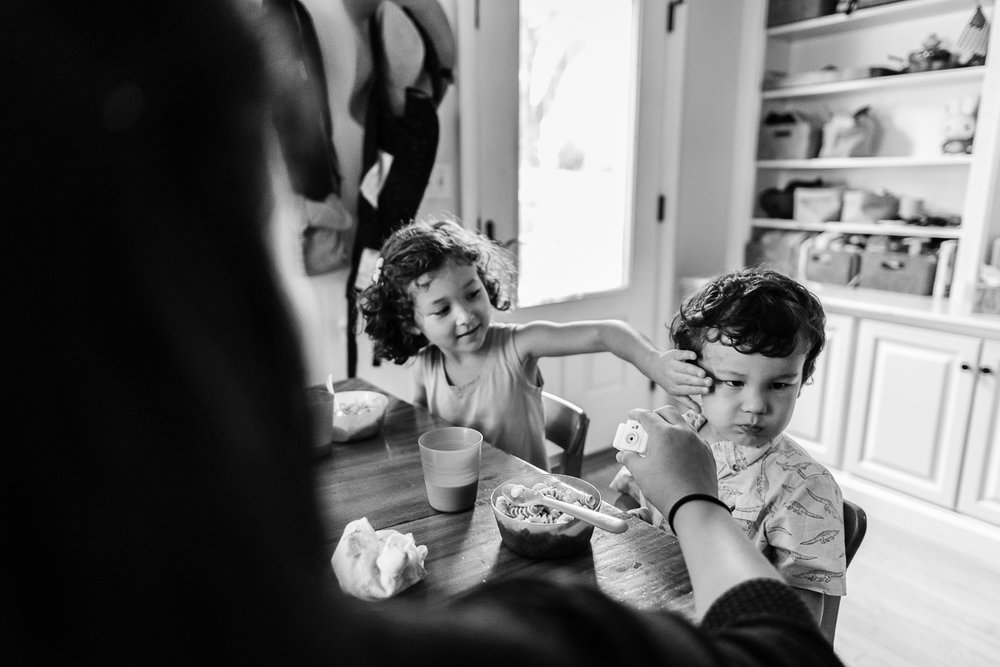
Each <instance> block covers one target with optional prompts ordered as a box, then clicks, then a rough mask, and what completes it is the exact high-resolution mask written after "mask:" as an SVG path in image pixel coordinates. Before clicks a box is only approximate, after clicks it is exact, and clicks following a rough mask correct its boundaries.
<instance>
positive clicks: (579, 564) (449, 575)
mask: <svg viewBox="0 0 1000 667" xmlns="http://www.w3.org/2000/svg"><path fill="white" fill-rule="evenodd" d="M335 389H337V390H338V391H346V390H349V389H370V390H374V391H382V390H381V389H379V388H378V387H374V386H372V385H371V384H369V383H368V382H366V381H364V380H361V379H357V378H355V379H351V380H344V381H342V382H338V383H336V384H335ZM382 393H384V394H386V395H387V396H389V408H388V413H387V414H386V420H385V425H384V426H383V428H382V431H381V432H380V433H379V434H378V435H376V436H374V437H373V438H370V439H368V440H361V441H358V442H353V443H334V445H333V449H332V451H331V453H330V454H329V456H325V457H323V458H321V459H319V460H317V462H316V469H317V483H318V486H319V489H318V490H319V502H320V511H321V513H322V520H323V523H324V528H325V531H326V535H327V543H328V544H327V546H328V552H329V555H331V556H332V555H333V550H334V548H335V547H336V546H337V542H338V541H339V539H340V535H341V533H342V532H343V530H344V527H345V526H346V525H347V524H348V523H349V522H350V521H353V520H355V519H359V518H361V517H367V518H368V521H369V522H370V523H371V524H372V526H373V527H374V528H375V529H376V530H379V529H382V528H393V529H395V530H398V531H399V532H401V533H412V534H413V537H414V539H415V540H416V542H417V544H425V545H427V549H428V553H427V560H426V562H425V566H426V568H427V576H426V578H425V579H424V580H423V581H422V582H420V583H419V584H416V585H415V586H413V587H412V588H410V589H408V590H406V591H404V592H403V593H402V594H401V595H400V597H404V596H405V597H407V598H411V599H422V600H425V601H427V602H430V603H437V602H442V601H445V600H447V599H448V598H449V597H451V596H453V595H455V594H458V593H461V592H463V591H466V590H468V589H470V588H472V587H473V586H475V585H477V584H479V583H481V582H484V581H487V580H492V579H496V578H502V577H509V576H514V575H537V576H541V577H546V578H550V579H558V580H571V581H576V582H583V583H590V584H592V585H596V586H597V587H599V588H600V589H601V590H602V591H604V592H605V593H606V594H607V595H609V596H610V597H612V598H614V599H616V600H619V601H621V602H623V603H625V604H628V605H631V606H633V607H636V608H638V609H670V610H674V611H679V612H681V613H682V614H684V615H686V616H688V617H689V618H691V617H693V614H694V601H693V598H692V595H691V584H690V581H689V579H688V573H687V568H686V566H685V564H684V559H683V557H682V556H681V551H680V546H679V544H678V543H677V540H676V539H675V538H674V537H673V536H671V535H667V534H666V533H664V532H663V531H660V530H658V529H655V528H653V527H652V526H650V525H648V524H646V523H644V522H643V521H641V520H639V519H636V518H634V517H626V518H627V520H628V522H629V528H628V530H627V531H626V532H624V533H621V534H612V533H608V532H605V531H603V530H601V529H599V528H598V529H595V530H594V536H593V538H592V539H591V548H590V549H589V550H586V551H584V552H582V553H580V554H578V555H576V556H571V557H567V558H560V559H553V560H533V559H530V558H525V557H523V556H520V555H518V554H516V553H514V552H512V551H510V550H509V549H507V547H505V546H504V545H503V544H502V543H501V541H500V533H499V530H498V529H497V525H496V520H495V519H494V517H493V513H492V510H491V508H490V501H489V498H490V493H492V491H493V489H494V488H496V487H497V486H498V485H499V484H500V483H501V482H503V481H504V480H506V479H508V478H510V477H513V476H515V475H519V474H523V473H529V472H537V469H536V468H535V467H534V466H532V465H531V464H529V463H527V462H525V461H523V460H522V459H519V458H517V457H515V456H511V455H510V454H507V453H506V452H502V451H500V450H499V449H496V448H495V447H492V446H490V445H489V444H488V443H484V444H483V453H482V465H481V469H480V476H479V495H478V498H477V499H476V504H475V507H474V508H473V509H472V510H470V511H466V512H460V513H456V514H445V513H441V512H438V511H437V510H434V509H433V508H431V506H430V505H429V504H428V503H427V496H426V494H425V492H424V481H423V473H422V471H421V468H420V453H419V450H418V448H417V437H418V436H419V435H420V434H421V433H423V432H424V431H427V430H429V429H432V428H436V427H438V426H447V425H448V423H447V422H444V421H442V420H440V419H437V418H435V417H433V416H431V415H430V414H429V413H428V412H427V411H426V410H424V409H422V408H419V407H416V406H414V405H411V404H410V403H407V402H406V401H403V400H400V399H399V398H397V397H395V396H392V395H391V394H388V392H384V391H382ZM602 493H603V490H602ZM602 511H604V512H605V513H608V514H613V515H616V516H626V515H624V514H623V513H622V512H621V511H619V510H618V509H617V508H615V507H613V506H612V505H609V504H608V503H606V502H605V503H603V507H602Z"/></svg>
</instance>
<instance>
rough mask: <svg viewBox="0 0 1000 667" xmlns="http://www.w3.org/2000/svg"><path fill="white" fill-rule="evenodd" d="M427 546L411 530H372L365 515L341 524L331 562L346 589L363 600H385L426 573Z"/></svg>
mask: <svg viewBox="0 0 1000 667" xmlns="http://www.w3.org/2000/svg"><path fill="white" fill-rule="evenodd" d="M426 557H427V547H426V546H424V545H422V544H421V545H419V546H418V545H417V544H416V541H415V540H414V539H413V534H412V533H406V534H405V535H404V534H402V533H400V532H399V531H396V530H392V529H391V528H389V529H385V530H375V529H374V528H372V525H371V523H369V522H368V519H367V518H366V517H361V518H360V519H356V520H354V521H352V522H350V523H349V524H347V526H346V527H345V528H344V534H343V535H341V537H340V542H338V543H337V549H336V550H335V551H334V552H333V558H331V560H330V564H331V566H332V567H333V571H334V573H335V574H336V575H337V581H339V582H340V587H341V588H342V589H343V590H344V592H345V593H347V594H349V595H353V596H354V597H356V598H361V599H362V600H384V599H385V598H388V597H392V596H393V595H396V594H397V593H399V592H401V591H403V590H405V589H407V588H409V587H410V586H412V585H413V584H415V583H417V582H418V581H420V580H421V579H423V578H424V577H425V576H426V575H427V570H426V569H424V559H425V558H426Z"/></svg>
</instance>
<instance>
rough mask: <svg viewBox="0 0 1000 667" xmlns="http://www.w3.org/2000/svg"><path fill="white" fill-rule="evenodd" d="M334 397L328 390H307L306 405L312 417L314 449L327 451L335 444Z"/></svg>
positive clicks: (312, 388) (314, 388)
mask: <svg viewBox="0 0 1000 667" xmlns="http://www.w3.org/2000/svg"><path fill="white" fill-rule="evenodd" d="M333 402H334V395H333V394H331V393H330V392H328V391H327V390H326V389H320V388H318V387H310V388H309V389H306V404H307V405H308V406H309V414H310V416H311V417H312V433H313V447H314V448H315V449H316V450H325V449H327V447H328V445H330V444H331V443H332V442H333Z"/></svg>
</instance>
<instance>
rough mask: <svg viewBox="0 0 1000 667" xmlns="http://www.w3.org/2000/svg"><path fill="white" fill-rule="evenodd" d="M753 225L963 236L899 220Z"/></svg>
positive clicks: (758, 223) (757, 221)
mask: <svg viewBox="0 0 1000 667" xmlns="http://www.w3.org/2000/svg"><path fill="white" fill-rule="evenodd" d="M752 224H753V226H754V227H755V228H757V229H782V230H786V231H798V232H836V233H839V234H865V235H881V236H914V237H920V238H932V239H957V238H959V237H960V236H961V234H962V229H961V228H960V227H936V226H927V227H921V226H919V225H906V224H903V223H901V222H900V221H899V220H880V221H878V222H797V221H795V220H784V219H779V218H754V220H753V223H752Z"/></svg>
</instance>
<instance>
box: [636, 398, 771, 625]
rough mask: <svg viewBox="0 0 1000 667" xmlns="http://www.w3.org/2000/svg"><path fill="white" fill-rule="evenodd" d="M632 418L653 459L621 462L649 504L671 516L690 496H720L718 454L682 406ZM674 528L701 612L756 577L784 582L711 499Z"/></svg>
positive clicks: (681, 513)
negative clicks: (688, 420)
mask: <svg viewBox="0 0 1000 667" xmlns="http://www.w3.org/2000/svg"><path fill="white" fill-rule="evenodd" d="M629 417H631V418H632V419H636V420H638V421H639V423H640V424H642V426H643V428H644V429H645V430H646V433H648V434H649V449H648V455H647V456H645V457H642V456H639V455H638V454H635V453H634V452H620V453H619V454H618V460H619V461H620V462H621V463H623V464H624V465H625V467H626V468H628V469H629V471H630V472H631V473H632V475H633V477H634V478H635V480H636V482H637V483H638V485H639V487H640V488H641V489H642V491H643V494H644V495H645V497H646V500H647V501H648V502H650V503H652V504H653V505H655V506H656V508H657V509H659V510H660V511H661V512H662V513H663V515H664V516H669V514H670V510H671V508H673V506H674V504H675V503H676V502H677V501H678V500H680V499H681V498H683V497H684V496H687V495H690V494H694V493H697V494H703V495H706V496H710V497H713V498H717V497H718V479H717V477H716V473H715V461H714V459H713V457H712V453H711V451H710V450H709V449H708V447H707V446H706V445H705V443H704V442H702V440H701V439H700V438H698V436H697V435H696V434H695V433H694V431H692V430H691V429H690V428H689V427H688V426H687V424H686V423H685V422H684V419H683V418H682V417H681V414H680V412H679V411H678V410H677V408H675V407H673V406H667V407H665V408H660V410H658V411H657V412H651V411H649V410H632V411H631V412H630V413H629ZM673 526H674V532H675V533H676V534H677V539H678V540H679V541H680V545H681V551H682V552H683V553H684V561H685V562H686V563H687V566H688V572H689V574H690V576H691V587H692V588H693V589H694V598H695V607H696V608H697V609H698V610H699V613H701V614H704V613H705V611H706V610H707V609H708V608H709V607H710V606H711V605H712V603H713V602H715V600H716V599H718V598H719V596H720V595H722V594H723V593H724V592H726V591H727V590H729V589H731V588H733V587H734V586H736V585H738V584H741V583H743V582H746V581H749V580H751V579H776V580H780V576H779V575H778V572H777V571H776V570H775V569H774V568H773V567H772V566H771V564H770V563H768V561H767V559H766V558H764V556H763V554H761V553H760V551H758V550H757V548H756V547H755V546H754V545H753V543H752V542H751V541H750V540H748V539H747V537H746V535H745V534H743V532H742V531H741V530H740V528H739V526H738V525H737V524H736V522H735V521H733V519H732V517H731V516H730V514H729V512H727V511H726V509H725V508H724V507H722V506H720V505H717V504H715V503H713V502H710V501H706V500H694V501H689V502H686V503H684V504H682V505H680V506H679V508H678V509H677V510H676V512H675V514H674V517H673Z"/></svg>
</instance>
